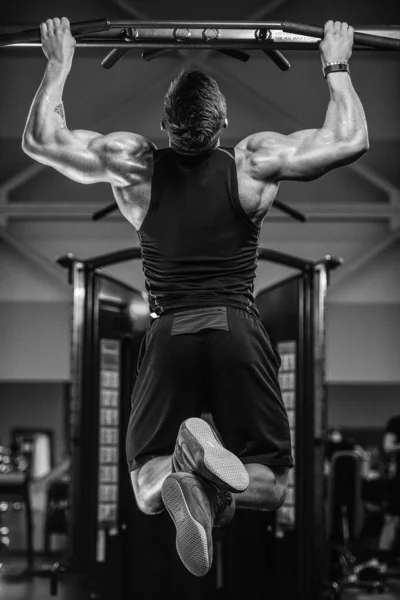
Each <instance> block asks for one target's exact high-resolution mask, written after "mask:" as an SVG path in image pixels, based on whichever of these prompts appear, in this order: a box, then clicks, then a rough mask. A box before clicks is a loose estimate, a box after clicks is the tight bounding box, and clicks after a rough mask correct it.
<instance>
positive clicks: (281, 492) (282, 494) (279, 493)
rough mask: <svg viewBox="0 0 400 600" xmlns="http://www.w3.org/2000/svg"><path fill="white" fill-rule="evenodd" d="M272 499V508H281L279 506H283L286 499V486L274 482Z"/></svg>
mask: <svg viewBox="0 0 400 600" xmlns="http://www.w3.org/2000/svg"><path fill="white" fill-rule="evenodd" d="M273 496H274V497H273V500H272V504H273V506H272V509H273V510H278V508H281V506H283V504H284V503H285V500H286V486H285V485H282V484H278V483H277V484H276V486H275V489H274V494H273Z"/></svg>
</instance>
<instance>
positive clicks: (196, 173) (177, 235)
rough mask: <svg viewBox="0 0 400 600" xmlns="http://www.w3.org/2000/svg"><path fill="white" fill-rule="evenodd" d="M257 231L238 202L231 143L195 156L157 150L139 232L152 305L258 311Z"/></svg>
mask: <svg viewBox="0 0 400 600" xmlns="http://www.w3.org/2000/svg"><path fill="white" fill-rule="evenodd" d="M259 233H260V228H259V227H257V226H256V225H255V224H254V223H253V222H252V221H251V219H250V218H249V217H248V215H247V214H246V213H245V211H244V210H243V208H242V206H241V204H240V201H239V193H238V183H237V173H236V163H235V152H234V149H233V148H221V147H219V148H217V149H215V150H213V151H212V152H211V153H208V154H201V155H199V154H198V155H194V156H191V155H184V154H179V153H177V152H176V151H175V150H173V149H172V148H164V149H162V150H156V151H155V156H154V173H153V179H152V187H151V201H150V206H149V209H148V212H147V215H146V217H145V219H144V221H143V223H142V226H141V228H140V230H139V231H138V235H139V240H140V246H141V251H142V260H143V272H144V275H145V278H146V289H147V292H148V295H149V303H150V308H151V311H152V312H154V313H156V314H157V315H160V314H162V313H163V312H170V311H175V310H181V309H185V308H195V307H203V306H235V307H238V308H245V309H246V310H248V311H249V312H252V313H253V314H256V315H258V311H257V309H256V307H255V305H254V296H253V291H254V279H255V274H256V269H257V265H258V239H259Z"/></svg>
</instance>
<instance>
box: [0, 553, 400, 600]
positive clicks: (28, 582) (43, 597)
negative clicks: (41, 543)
mask: <svg viewBox="0 0 400 600" xmlns="http://www.w3.org/2000/svg"><path fill="white" fill-rule="evenodd" d="M3 560H4V559H3ZM40 564H42V561H40ZM38 566H39V565H38ZM23 568H24V562H23V560H21V559H13V560H12V561H11V560H9V561H5V563H4V568H3V570H0V598H1V599H2V600H47V599H49V600H51V598H54V596H50V587H49V580H48V579H47V578H45V577H35V578H33V579H27V578H25V579H23V578H18V577H17V576H16V575H17V573H18V572H21V570H22V569H23ZM11 573H13V574H14V577H10V580H9V576H10V574H11ZM11 579H12V580H11ZM88 597H89V596H88V594H87V593H86V594H84V593H83V592H81V591H79V590H77V589H76V586H74V585H73V584H72V583H71V582H69V581H68V579H67V578H66V579H65V581H63V582H62V583H61V584H60V587H59V592H58V595H57V596H56V598H57V599H58V600H88ZM149 600H152V599H150V598H149ZM177 600H179V599H177ZM185 600H187V599H185ZM341 600H400V581H398V580H397V581H395V580H392V581H389V582H388V591H387V592H386V593H383V594H369V593H367V592H359V591H357V590H349V591H345V592H344V593H343V595H342V598H341Z"/></svg>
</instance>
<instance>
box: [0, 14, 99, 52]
mask: <svg viewBox="0 0 400 600" xmlns="http://www.w3.org/2000/svg"><path fill="white" fill-rule="evenodd" d="M109 29H110V22H109V21H108V20H107V19H94V20H92V21H79V22H77V23H71V33H72V35H73V36H74V37H75V36H79V35H87V34H88V33H96V32H98V31H108V30H109ZM40 39H41V36H40V28H39V27H35V29H25V30H23V31H15V32H14V33H2V34H0V47H2V46H9V45H10V44H23V43H24V42H26V43H28V42H40Z"/></svg>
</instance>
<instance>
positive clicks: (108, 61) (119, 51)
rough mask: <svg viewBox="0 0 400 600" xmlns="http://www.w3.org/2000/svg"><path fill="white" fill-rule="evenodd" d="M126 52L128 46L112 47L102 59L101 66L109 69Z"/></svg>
mask: <svg viewBox="0 0 400 600" xmlns="http://www.w3.org/2000/svg"><path fill="white" fill-rule="evenodd" d="M127 52H129V48H114V49H113V50H111V52H110V53H109V54H107V56H106V57H105V59H104V60H102V62H101V66H102V67H103V68H104V69H111V67H113V66H114V65H115V64H116V63H117V62H118V61H119V59H120V58H122V57H123V56H124V54H126V53H127Z"/></svg>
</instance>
